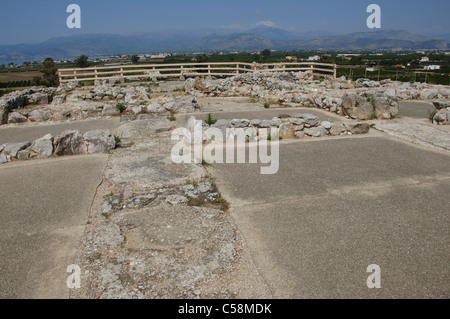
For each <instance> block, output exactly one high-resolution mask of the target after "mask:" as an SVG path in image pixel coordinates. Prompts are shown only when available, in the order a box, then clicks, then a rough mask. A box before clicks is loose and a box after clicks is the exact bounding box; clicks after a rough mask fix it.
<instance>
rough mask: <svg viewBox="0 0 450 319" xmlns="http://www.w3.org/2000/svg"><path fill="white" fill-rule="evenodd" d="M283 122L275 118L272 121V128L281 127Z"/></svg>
mask: <svg viewBox="0 0 450 319" xmlns="http://www.w3.org/2000/svg"><path fill="white" fill-rule="evenodd" d="M281 123H282V122H281V120H280V119H279V118H278V117H274V118H273V119H272V120H271V121H270V126H275V127H280V125H281Z"/></svg>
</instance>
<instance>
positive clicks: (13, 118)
mask: <svg viewBox="0 0 450 319" xmlns="http://www.w3.org/2000/svg"><path fill="white" fill-rule="evenodd" d="M27 120H28V119H27V117H26V116H24V115H22V114H20V113H18V112H12V113H10V114H9V116H8V123H23V122H26V121H27Z"/></svg>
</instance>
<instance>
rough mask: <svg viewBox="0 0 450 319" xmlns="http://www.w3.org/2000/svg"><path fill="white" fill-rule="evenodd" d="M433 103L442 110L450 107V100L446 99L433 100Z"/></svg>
mask: <svg viewBox="0 0 450 319" xmlns="http://www.w3.org/2000/svg"><path fill="white" fill-rule="evenodd" d="M433 105H434V106H435V107H436V109H437V110H442V109H446V108H448V107H450V100H446V101H436V102H433Z"/></svg>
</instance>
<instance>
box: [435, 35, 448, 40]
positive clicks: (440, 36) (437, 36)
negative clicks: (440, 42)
mask: <svg viewBox="0 0 450 319" xmlns="http://www.w3.org/2000/svg"><path fill="white" fill-rule="evenodd" d="M434 38H441V39H444V40H447V41H450V33H445V34H437V35H435V36H434Z"/></svg>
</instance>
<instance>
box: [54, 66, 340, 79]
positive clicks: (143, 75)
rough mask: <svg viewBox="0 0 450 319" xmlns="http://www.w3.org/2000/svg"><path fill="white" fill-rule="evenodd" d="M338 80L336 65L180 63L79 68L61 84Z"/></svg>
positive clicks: (65, 73)
mask: <svg viewBox="0 0 450 319" xmlns="http://www.w3.org/2000/svg"><path fill="white" fill-rule="evenodd" d="M300 71H311V72H313V74H316V75H319V76H325V77H334V78H336V64H328V63H315V62H312V63H309V62H299V63H274V64H268V63H267V64H259V63H241V62H220V63H212V62H211V63H209V62H208V63H195V62H194V63H179V64H133V65H117V66H115V65H114V66H98V67H97V66H96V67H90V68H78V69H59V70H58V73H59V81H60V82H61V83H63V82H70V81H92V80H99V79H100V80H102V79H130V80H131V79H135V80H139V79H142V80H146V79H147V80H148V79H151V80H152V81H157V80H158V79H159V78H169V77H196V76H219V77H220V76H223V77H225V76H235V75H238V74H244V73H253V72H300Z"/></svg>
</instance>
